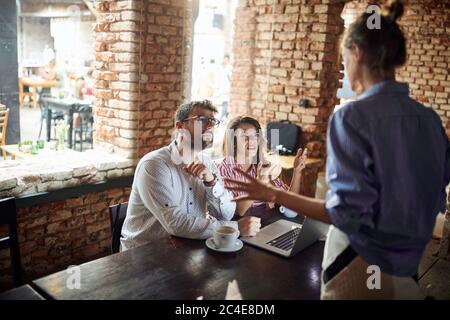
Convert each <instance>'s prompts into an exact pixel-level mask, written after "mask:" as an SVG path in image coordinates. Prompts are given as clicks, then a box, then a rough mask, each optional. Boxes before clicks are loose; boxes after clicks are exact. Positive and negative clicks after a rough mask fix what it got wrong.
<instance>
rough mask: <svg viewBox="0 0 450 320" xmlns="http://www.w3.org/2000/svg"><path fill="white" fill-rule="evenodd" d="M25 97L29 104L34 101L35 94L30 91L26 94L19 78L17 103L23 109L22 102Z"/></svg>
mask: <svg viewBox="0 0 450 320" xmlns="http://www.w3.org/2000/svg"><path fill="white" fill-rule="evenodd" d="M29 89H31V88H29ZM25 97H29V99H30V104H31V103H32V102H33V101H34V99H35V93H34V92H31V91H28V92H26V91H25V90H24V87H23V82H22V78H19V103H20V106H21V107H23V100H24V99H25Z"/></svg>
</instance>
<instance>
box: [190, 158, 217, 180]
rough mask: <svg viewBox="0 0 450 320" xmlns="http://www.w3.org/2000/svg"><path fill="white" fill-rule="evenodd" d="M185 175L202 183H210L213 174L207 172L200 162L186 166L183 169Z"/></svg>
mask: <svg viewBox="0 0 450 320" xmlns="http://www.w3.org/2000/svg"><path fill="white" fill-rule="evenodd" d="M184 170H186V172H187V173H189V174H191V175H193V176H194V177H197V178H199V179H200V180H202V181H203V182H204V183H210V182H212V181H214V176H213V174H212V173H211V172H210V171H209V170H208V168H207V167H206V166H205V165H204V164H203V163H202V162H200V161H194V162H192V163H191V164H189V165H188V166H185V167H184Z"/></svg>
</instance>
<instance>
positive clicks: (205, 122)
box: [183, 116, 220, 127]
mask: <svg viewBox="0 0 450 320" xmlns="http://www.w3.org/2000/svg"><path fill="white" fill-rule="evenodd" d="M189 120H195V121H198V122H201V124H202V126H203V127H217V126H218V125H219V124H220V121H219V120H217V119H216V118H208V117H205V116H195V117H190V118H186V119H184V120H183V121H189Z"/></svg>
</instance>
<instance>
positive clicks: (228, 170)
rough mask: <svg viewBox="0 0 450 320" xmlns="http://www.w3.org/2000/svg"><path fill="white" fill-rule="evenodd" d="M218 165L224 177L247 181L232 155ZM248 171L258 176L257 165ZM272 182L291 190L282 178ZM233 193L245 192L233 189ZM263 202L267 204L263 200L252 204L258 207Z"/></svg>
mask: <svg viewBox="0 0 450 320" xmlns="http://www.w3.org/2000/svg"><path fill="white" fill-rule="evenodd" d="M217 167H218V168H219V172H220V175H221V176H222V178H228V179H234V180H238V181H245V178H244V176H243V175H242V174H240V173H239V172H237V170H236V168H238V166H237V164H236V161H235V159H234V158H233V157H230V156H228V157H225V158H224V159H223V160H222V161H220V162H219V163H218V164H217ZM247 173H248V174H249V175H251V176H252V177H254V178H256V165H254V164H253V165H252V166H251V167H250V169H248V171H247ZM272 184H273V185H274V186H275V187H277V188H281V189H284V190H289V187H288V186H287V185H286V184H285V183H284V182H283V181H281V179H280V178H276V179H275V180H273V181H272ZM232 193H233V196H234V197H237V196H240V195H243V194H245V193H244V192H240V191H232ZM263 204H265V203H264V202H261V201H255V202H254V203H253V205H252V206H253V207H256V206H260V205H263Z"/></svg>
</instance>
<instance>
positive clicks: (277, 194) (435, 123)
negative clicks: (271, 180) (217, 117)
mask: <svg viewBox="0 0 450 320" xmlns="http://www.w3.org/2000/svg"><path fill="white" fill-rule="evenodd" d="M386 9H387V10H386V12H385V13H384V14H383V15H382V16H381V19H380V20H381V28H379V29H369V28H368V27H367V20H368V19H369V18H370V17H371V14H368V13H364V14H362V15H360V16H359V17H358V19H357V20H356V21H355V22H354V23H352V24H351V25H350V26H349V28H348V30H346V33H345V35H344V38H343V41H342V46H341V52H342V57H343V61H344V66H345V70H346V72H347V75H348V78H349V81H350V85H351V87H352V90H353V91H355V92H356V93H357V94H358V98H357V99H356V100H355V101H352V102H350V103H348V104H346V105H345V106H343V107H342V108H340V109H339V110H338V111H336V112H335V113H334V114H333V115H332V116H331V119H330V121H329V125H328V133H327V183H328V187H329V191H328V193H327V197H326V200H325V201H323V200H319V199H312V198H309V197H305V196H301V195H297V194H294V193H292V192H288V191H284V190H280V189H277V188H275V187H273V186H271V185H269V184H267V183H264V182H262V181H259V180H257V179H254V178H252V177H250V176H249V175H245V173H243V175H244V176H246V178H247V181H245V182H242V181H236V180H230V179H228V180H226V181H225V182H226V184H227V187H228V188H229V189H230V190H232V191H241V192H244V193H245V195H243V196H240V197H238V198H237V199H240V200H242V199H253V200H260V201H267V202H275V203H278V204H281V205H284V206H285V207H288V208H290V209H292V210H295V211H297V212H299V213H301V214H303V215H305V216H306V217H309V218H312V219H316V220H320V221H323V222H326V223H329V224H331V227H330V230H329V234H328V237H327V241H326V243H325V250H324V257H323V263H322V287H321V298H322V299H420V298H423V296H422V294H421V292H420V290H419V286H418V284H417V272H418V267H419V263H420V260H421V257H422V254H423V252H424V250H425V246H426V245H427V243H428V242H429V241H430V239H431V237H432V231H433V227H434V224H435V221H436V215H437V214H438V213H439V211H442V212H443V211H444V210H445V204H446V193H445V187H446V186H447V184H448V183H449V181H450V161H449V159H450V147H449V140H448V138H447V136H446V133H445V130H444V128H443V126H442V123H441V120H440V118H439V116H438V115H437V114H436V113H435V112H434V111H433V110H432V109H431V108H426V107H424V106H423V105H422V104H420V103H419V102H417V101H415V100H413V99H412V98H410V97H409V88H408V84H407V83H400V82H397V81H396V80H395V70H396V68H399V67H401V66H402V65H404V64H405V62H406V41H405V37H404V35H403V32H402V31H401V29H400V27H399V25H398V23H397V20H398V19H399V18H400V17H401V16H402V14H403V4H402V3H401V2H400V1H394V2H392V3H391V4H390V5H389V6H388V7H387V8H386Z"/></svg>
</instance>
